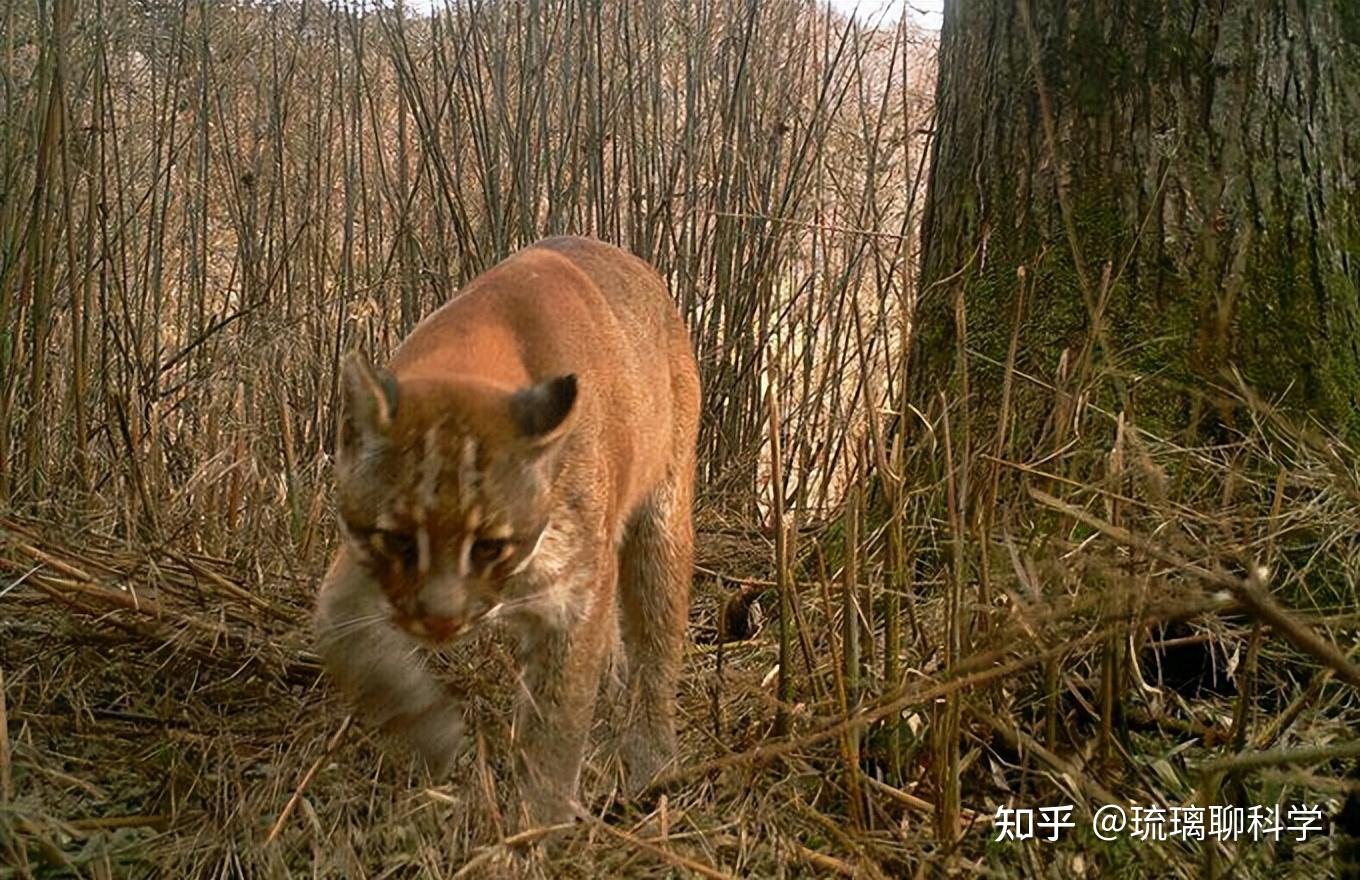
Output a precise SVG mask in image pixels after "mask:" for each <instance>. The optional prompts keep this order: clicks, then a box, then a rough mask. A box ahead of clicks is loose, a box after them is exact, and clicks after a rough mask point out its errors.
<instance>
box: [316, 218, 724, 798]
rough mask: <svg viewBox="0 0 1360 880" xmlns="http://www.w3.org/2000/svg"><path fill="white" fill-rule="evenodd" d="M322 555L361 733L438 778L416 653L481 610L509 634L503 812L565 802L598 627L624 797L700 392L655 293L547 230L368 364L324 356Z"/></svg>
mask: <svg viewBox="0 0 1360 880" xmlns="http://www.w3.org/2000/svg"><path fill="white" fill-rule="evenodd" d="M342 372H343V376H342V380H343V383H342V384H343V395H342V413H341V418H340V429H339V436H338V440H337V453H336V481H337V499H338V506H339V513H340V522H341V530H342V533H343V542H342V546H341V548H340V549H339V551H338V552H337V554H336V557H335V559H334V561H333V562H332V564H331V566H330V569H329V571H328V572H327V574H326V577H325V580H324V582H323V584H322V587H321V591H320V595H319V597H318V602H317V608H316V614H315V621H314V623H315V630H316V637H317V640H318V645H319V652H320V654H321V656H322V659H323V661H324V664H325V668H326V670H327V672H328V673H329V674H330V676H331V678H332V679H333V680H334V681H335V682H336V683H337V684H338V685H339V686H340V688H341V689H342V690H343V691H344V692H345V693H346V695H347V696H348V698H349V699H350V701H351V702H352V703H353V705H354V707H355V711H356V715H357V716H358V717H359V718H360V719H361V720H362V721H366V722H367V723H369V724H371V725H373V726H375V727H377V728H380V729H382V730H384V731H387V732H389V733H392V734H395V735H396V736H397V737H399V738H400V739H402V740H404V741H405V742H406V743H407V744H408V745H409V746H411V747H412V748H413V749H414V750H415V751H416V752H417V753H419V754H420V755H422V756H423V757H424V758H425V760H426V762H427V763H428V765H429V766H430V767H431V769H432V770H433V771H434V772H435V773H439V774H446V773H447V772H448V770H449V767H450V764H451V761H452V759H453V757H454V756H455V754H456V751H457V749H458V747H459V742H460V740H461V737H462V731H463V718H462V710H461V707H460V706H459V705H458V704H457V703H456V701H455V700H454V699H452V698H451V697H450V696H449V694H448V693H447V691H446V689H445V688H444V686H443V685H442V684H441V683H440V682H439V681H438V680H437V679H436V678H435V677H434V676H433V675H432V674H431V673H430V672H429V671H428V670H427V668H426V667H425V665H424V664H422V663H421V662H420V658H419V657H418V656H417V654H418V651H417V650H416V649H417V647H418V646H421V645H427V646H433V645H437V644H439V643H442V642H447V641H449V640H452V639H455V638H457V637H459V636H460V635H463V634H464V633H466V632H468V631H470V630H472V629H474V628H476V627H478V626H479V625H480V624H484V623H487V622H489V621H492V620H498V621H501V622H502V623H504V624H505V625H508V626H509V627H511V628H512V630H513V631H514V633H515V634H516V636H517V662H518V663H519V664H520V666H521V669H522V688H521V691H522V692H521V695H520V699H519V704H518V707H517V709H516V713H515V718H514V727H513V731H514V736H513V748H514V755H515V770H516V773H515V776H516V784H517V785H518V794H519V799H520V804H521V805H522V815H521V818H522V819H524V820H527V821H530V822H535V823H546V822H554V821H559V820H561V819H562V818H564V817H565V816H566V815H567V814H568V813H569V804H570V802H571V800H572V799H573V798H574V797H575V796H576V790H577V786H578V782H579V776H580V768H581V762H582V758H583V755H584V752H585V748H586V745H587V739H588V734H589V730H590V725H591V721H592V717H593V713H594V705H595V699H596V694H597V691H598V689H599V684H600V680H601V676H602V673H603V670H604V668H605V666H606V663H607V660H608V657H609V655H610V652H611V650H612V647H613V645H612V642H613V638H614V634H615V633H618V634H621V636H622V640H623V646H624V649H625V652H626V661H627V669H628V672H627V685H628V694H629V716H628V717H629V721H628V724H627V726H626V733H625V737H624V745H623V757H624V760H625V764H626V766H627V768H628V785H629V787H630V788H633V789H637V788H641V787H642V786H644V785H645V784H646V783H647V782H648V781H649V780H650V779H651V778H652V777H653V776H654V775H655V773H656V772H657V771H658V770H659V769H660V768H662V767H663V766H664V765H665V764H666V763H667V762H668V761H670V760H671V758H672V756H673V754H674V749H675V717H674V716H675V712H674V697H675V689H676V680H677V677H678V674H679V671H680V665H681V660H682V653H683V649H684V639H685V630H686V620H687V613H688V605H689V590H690V581H691V563H692V549H693V531H692V527H691V521H690V514H691V499H692V495H693V481H694V454H695V438H696V433H697V429H698V418H699V379H698V369H697V366H696V363H695V359H694V354H693V351H692V349H691V344H690V339H689V335H688V333H687V332H686V330H685V326H684V323H683V322H682V320H681V318H680V316H679V314H678V313H677V310H676V307H675V305H674V303H673V302H672V300H671V298H670V296H669V294H668V292H667V290H666V286H665V283H664V282H663V281H662V279H661V278H660V276H659V275H658V274H657V273H656V272H655V270H653V269H652V268H651V267H650V266H649V265H647V264H646V263H645V262H643V261H642V260H640V259H638V258H636V257H633V256H631V255H629V254H627V253H626V252H624V251H622V250H620V249H618V248H616V247H613V246H610V245H607V244H603V243H601V242H598V241H594V240H591V239H585V238H574V237H563V238H552V239H547V240H544V241H541V242H538V243H537V244H535V245H533V246H531V247H529V248H527V249H525V250H523V251H520V252H519V253H517V254H515V255H514V256H511V257H510V258H509V259H507V260H505V261H504V262H502V263H500V264H499V265H497V266H495V267H494V268H492V269H490V270H489V271H487V272H486V273H484V274H482V275H481V276H479V277H478V278H476V279H475V280H473V281H472V282H471V283H470V284H468V285H467V286H466V288H465V289H464V290H463V291H462V292H461V293H460V294H459V295H458V296H456V297H455V298H454V299H452V300H451V301H450V302H448V303H447V304H445V305H444V306H443V307H442V308H440V309H439V310H438V311H436V312H434V313H433V314H431V315H430V316H429V317H427V318H426V319H425V320H424V321H423V322H421V323H420V325H419V326H417V327H416V328H415V330H414V331H413V332H412V333H411V335H410V336H409V337H407V338H406V340H405V341H404V342H403V343H402V344H401V345H400V347H399V348H398V349H397V350H396V353H395V354H394V355H393V356H392V359H391V362H390V363H389V364H388V365H387V367H386V368H385V369H384V368H379V367H375V366H373V365H372V364H370V363H368V362H367V361H366V360H365V359H364V358H363V357H362V356H359V355H350V356H348V357H347V358H346V359H345V361H344V364H343V371H342Z"/></svg>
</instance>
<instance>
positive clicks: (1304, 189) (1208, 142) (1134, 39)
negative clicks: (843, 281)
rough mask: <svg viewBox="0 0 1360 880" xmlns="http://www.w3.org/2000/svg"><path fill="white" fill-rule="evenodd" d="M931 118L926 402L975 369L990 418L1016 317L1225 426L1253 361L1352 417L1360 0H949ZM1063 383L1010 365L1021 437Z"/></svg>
mask: <svg viewBox="0 0 1360 880" xmlns="http://www.w3.org/2000/svg"><path fill="white" fill-rule="evenodd" d="M1036 61H1037V64H1036ZM937 118H938V122H937V133H936V140H935V144H934V157H933V158H934V162H933V170H932V174H931V179H930V184H929V190H928V197H927V208H926V215H925V220H924V226H923V267H922V275H921V278H922V288H921V290H922V293H921V297H920V303H919V307H918V311H917V322H916V337H915V338H916V343H915V347H914V350H913V352H912V362H911V369H912V375H913V379H912V389H913V390H912V394H913V397H914V398H915V399H916V402H917V403H918V404H932V403H934V402H936V401H937V400H938V394H939V392H940V391H941V390H942V389H948V390H949V391H950V393H951V395H953V396H954V399H958V394H959V392H960V390H961V389H962V390H966V391H967V400H968V401H969V404H968V415H969V416H971V424H972V425H973V428H974V436H975V437H976V438H977V440H978V441H979V442H980V443H986V442H987V439H986V437H987V435H988V434H990V433H991V431H992V430H994V428H995V425H996V413H997V410H998V405H999V401H1000V397H1001V387H1002V384H1003V383H1002V376H1003V373H1004V372H1005V371H1004V368H1003V365H1004V364H1005V363H1006V361H1007V355H1008V349H1009V348H1010V345H1011V339H1012V332H1013V331H1014V332H1015V333H1016V334H1017V335H1016V354H1015V365H1016V369H1017V371H1019V372H1021V373H1024V374H1027V375H1029V376H1031V377H1035V378H1038V379H1041V380H1043V381H1044V382H1046V383H1052V384H1058V385H1059V386H1061V385H1062V383H1063V382H1071V381H1073V379H1072V377H1073V376H1074V375H1075V374H1076V373H1077V372H1078V371H1085V374H1086V375H1097V374H1099V375H1103V376H1114V377H1116V378H1115V379H1114V381H1110V382H1104V383H1101V385H1100V387H1101V388H1102V389H1105V391H1106V393H1108V394H1110V395H1112V396H1113V397H1114V398H1115V399H1114V400H1112V401H1111V402H1112V403H1114V404H1116V406H1119V407H1125V408H1127V409H1128V410H1130V412H1129V415H1130V416H1131V417H1132V418H1134V419H1135V420H1137V421H1138V423H1139V424H1141V425H1143V426H1144V427H1148V428H1152V429H1154V430H1156V429H1160V430H1164V431H1172V432H1174V431H1180V430H1184V429H1189V430H1192V431H1194V432H1196V433H1199V434H1201V435H1203V434H1206V433H1207V434H1210V435H1212V434H1214V433H1217V432H1218V430H1219V429H1221V428H1222V427H1224V426H1225V423H1226V424H1230V423H1232V422H1233V421H1234V419H1235V418H1237V415H1236V414H1235V413H1234V410H1233V408H1232V407H1231V406H1226V405H1224V404H1223V403H1222V401H1223V400H1224V398H1223V397H1222V396H1221V395H1216V394H1213V393H1210V394H1207V395H1206V394H1205V393H1204V392H1205V391H1206V390H1208V389H1211V388H1214V387H1219V388H1222V387H1227V386H1230V385H1232V384H1233V382H1234V381H1235V380H1233V379H1232V378H1231V377H1232V376H1233V375H1234V374H1240V376H1241V377H1242V378H1243V379H1244V380H1245V382H1246V384H1247V385H1248V386H1250V387H1251V388H1253V389H1254V390H1255V391H1256V392H1257V393H1259V394H1260V395H1261V397H1262V398H1264V399H1267V400H1271V401H1277V402H1281V403H1283V405H1284V406H1285V407H1286V409H1288V410H1290V411H1291V412H1292V413H1293V414H1294V415H1296V416H1300V417H1314V418H1316V419H1317V420H1318V421H1319V422H1321V423H1322V424H1323V425H1325V426H1327V427H1329V428H1331V429H1333V430H1336V431H1339V432H1340V433H1342V434H1346V435H1350V436H1351V437H1355V436H1357V435H1360V320H1358V318H1357V315H1358V313H1360V305H1358V303H1357V290H1358V289H1360V219H1358V218H1360V4H1356V3H1355V2H1354V0H1316V2H1302V0H1217V2H1204V0H1199V2H1196V0H1186V2H1183V3H1164V2H1161V0H1132V2H1118V3H1116V2H1113V0H1084V2H1080V3H1076V2H1070V0H968V2H955V3H950V4H947V9H946V13H945V21H944V29H943V32H942V34H941V44H940V74H939V84H938V91H937ZM1021 267H1023V268H1024V271H1023V273H1021V274H1018V273H1017V270H1019V269H1020V268H1021ZM1022 277H1023V282H1022V280H1021V279H1022ZM1022 283H1023V287H1024V289H1025V293H1024V300H1023V302H1022V303H1021V304H1020V306H1021V308H1020V309H1019V310H1017V294H1018V292H1019V291H1020V290H1021V287H1022ZM1017 311H1018V313H1019V314H1020V320H1019V322H1018V327H1017V324H1016V321H1015V316H1016V314H1017ZM1093 316H1095V317H1094V318H1093ZM1093 327H1094V328H1096V331H1095V332H1093ZM960 328H963V331H964V332H963V335H962V336H961V335H960ZM963 352H967V353H968V356H967V359H966V365H967V369H966V371H964V370H961V369H960V365H961V364H962V363H964V362H965V361H964V360H963V359H962V358H961V356H960V355H961V353H963ZM1060 397H1061V395H1054V394H1053V393H1052V392H1044V391H1042V390H1040V386H1038V385H1037V384H1035V383H1033V382H1030V381H1028V380H1018V379H1017V380H1016V383H1015V399H1014V400H1013V401H1012V402H1013V404H1014V406H1013V408H1012V412H1013V413H1016V415H1015V416H1014V418H1013V419H1012V421H1013V425H1012V432H1013V434H1015V435H1016V439H1017V440H1021V441H1023V439H1024V438H1026V437H1027V438H1028V439H1029V440H1031V441H1033V440H1037V439H1038V437H1039V436H1042V435H1046V434H1049V433H1050V431H1048V430H1046V429H1047V428H1052V427H1053V419H1054V407H1053V406H1051V405H1045V404H1044V403H1043V402H1042V401H1043V400H1046V401H1048V402H1049V403H1050V404H1051V402H1052V401H1054V400H1057V399H1059V398H1060ZM1041 399H1042V400H1041ZM1059 408H1061V407H1059ZM983 432H985V433H983ZM1059 433H1061V431H1059Z"/></svg>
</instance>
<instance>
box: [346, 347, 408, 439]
mask: <svg viewBox="0 0 1360 880" xmlns="http://www.w3.org/2000/svg"><path fill="white" fill-rule="evenodd" d="M340 382H341V385H342V387H343V395H342V401H341V409H340V442H339V444H338V445H339V447H340V451H341V452H344V453H348V452H352V451H353V450H354V449H355V447H356V446H359V445H368V444H372V443H375V442H379V441H381V440H384V439H386V438H387V437H388V436H389V434H390V432H391V430H392V423H393V421H394V420H395V419H396V417H397V377H396V376H393V375H392V374H391V373H389V372H388V371H387V370H384V369H382V368H381V367H375V366H373V365H372V364H371V363H369V362H368V358H366V357H364V356H363V355H362V354H361V353H359V352H357V351H352V352H350V353H349V354H347V355H345V358H344V360H343V361H342V362H341V364H340Z"/></svg>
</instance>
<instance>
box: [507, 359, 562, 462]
mask: <svg viewBox="0 0 1360 880" xmlns="http://www.w3.org/2000/svg"><path fill="white" fill-rule="evenodd" d="M575 405H576V375H575V374H574V373H568V374H567V375H565V376H558V377H556V378H554V379H548V380H547V381H544V382H540V383H538V384H537V385H533V386H531V387H529V388H523V389H521V390H519V391H516V392H515V393H514V394H512V395H511V396H510V417H511V418H513V419H514V420H515V427H517V428H519V433H520V436H521V437H523V438H524V439H526V440H530V441H532V442H533V443H534V444H535V445H544V444H547V443H551V442H552V441H553V440H556V439H557V438H559V437H561V436H562V435H563V434H565V433H566V430H567V426H568V422H569V418H568V417H569V416H570V415H571V413H572V407H574V406H575Z"/></svg>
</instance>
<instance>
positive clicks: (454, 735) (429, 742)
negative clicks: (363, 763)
mask: <svg viewBox="0 0 1360 880" xmlns="http://www.w3.org/2000/svg"><path fill="white" fill-rule="evenodd" d="M465 731H466V725H465V724H464V722H463V711H462V707H461V706H459V705H458V704H456V703H453V702H448V703H440V704H438V705H435V706H433V707H431V708H430V709H427V710H426V711H424V712H422V713H420V715H418V716H417V717H416V718H414V719H412V720H411V721H410V722H409V723H408V724H406V725H403V726H402V729H401V731H400V732H399V735H400V737H401V739H402V740H403V741H404V742H405V743H406V745H407V746H409V747H410V748H411V750H412V751H413V752H415V753H416V754H417V755H419V756H420V757H421V758H422V759H423V760H424V761H425V766H426V767H428V768H429V770H430V775H431V776H433V777H434V778H435V779H436V780H443V779H446V778H447V777H448V776H449V774H450V773H451V772H452V771H453V765H454V762H455V761H456V760H457V758H458V755H459V753H460V752H461V751H462V746H463V742H464V740H465V738H466V737H465V736H464V734H465Z"/></svg>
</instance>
